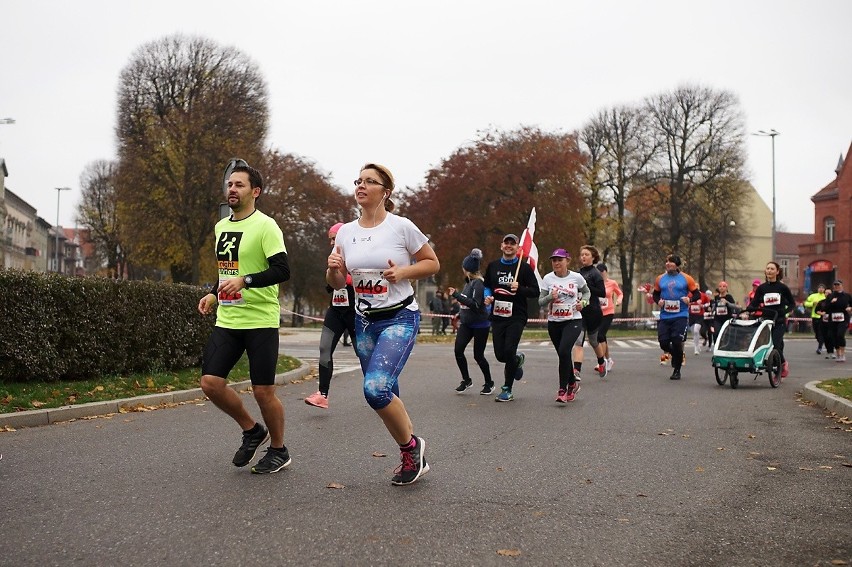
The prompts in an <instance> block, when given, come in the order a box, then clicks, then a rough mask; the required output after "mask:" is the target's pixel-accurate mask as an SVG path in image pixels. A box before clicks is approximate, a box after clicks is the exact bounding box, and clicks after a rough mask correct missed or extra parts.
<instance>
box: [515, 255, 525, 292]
mask: <svg viewBox="0 0 852 567" xmlns="http://www.w3.org/2000/svg"><path fill="white" fill-rule="evenodd" d="M523 263H524V251H523V249H521V251H520V253H519V254H518V267H517V268H515V281H518V274H520V273H521V264H523ZM518 285H520V284H518Z"/></svg>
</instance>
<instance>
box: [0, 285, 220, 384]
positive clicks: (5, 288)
mask: <svg viewBox="0 0 852 567" xmlns="http://www.w3.org/2000/svg"><path fill="white" fill-rule="evenodd" d="M203 293H204V291H203V290H202V289H201V288H199V287H194V286H187V285H183V284H170V283H157V282H148V281H114V280H108V279H102V278H75V277H67V276H62V275H58V274H43V273H38V272H24V271H18V270H0V324H2V326H3V329H2V331H3V334H4V335H5V336H4V337H3V340H2V341H0V381H5V382H24V381H33V380H60V379H72V380H73V379H78V378H95V377H97V376H103V375H111V374H127V373H133V372H148V371H156V370H172V369H178V368H186V367H188V366H196V365H199V364H200V360H201V354H202V350H203V348H204V345H205V343H206V341H207V337H208V335H209V334H210V331H211V330H212V328H213V325H214V323H215V317H214V316H213V315H210V316H207V317H202V316H201V315H199V313H198V310H197V307H198V300H199V298H200V297H201V296H202V295H203Z"/></svg>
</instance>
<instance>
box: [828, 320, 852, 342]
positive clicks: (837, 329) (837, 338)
mask: <svg viewBox="0 0 852 567" xmlns="http://www.w3.org/2000/svg"><path fill="white" fill-rule="evenodd" d="M829 325H831V327H830V330H831V333H832V335H831V336H832V338H833V339H834V343H833V344H834V348H846V329H847V328H848V327H849V322H848V321H840V322H835V321H832V322H830V323H829Z"/></svg>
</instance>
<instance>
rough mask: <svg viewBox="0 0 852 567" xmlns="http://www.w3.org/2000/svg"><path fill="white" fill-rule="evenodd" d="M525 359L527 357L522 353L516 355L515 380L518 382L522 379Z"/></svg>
mask: <svg viewBox="0 0 852 567" xmlns="http://www.w3.org/2000/svg"><path fill="white" fill-rule="evenodd" d="M526 359H527V355H525V354H524V353H522V352H519V353H518V368H517V370H515V380H520V379H521V378H523V377H524V361H525V360H526Z"/></svg>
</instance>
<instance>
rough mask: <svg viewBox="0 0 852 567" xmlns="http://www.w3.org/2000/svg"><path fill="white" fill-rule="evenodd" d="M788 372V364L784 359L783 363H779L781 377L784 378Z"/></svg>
mask: <svg viewBox="0 0 852 567" xmlns="http://www.w3.org/2000/svg"><path fill="white" fill-rule="evenodd" d="M789 373H790V365H789V364H787V361H786V360H785V361H784V364H782V365H781V378H786V377H787V375H788V374H789Z"/></svg>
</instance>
